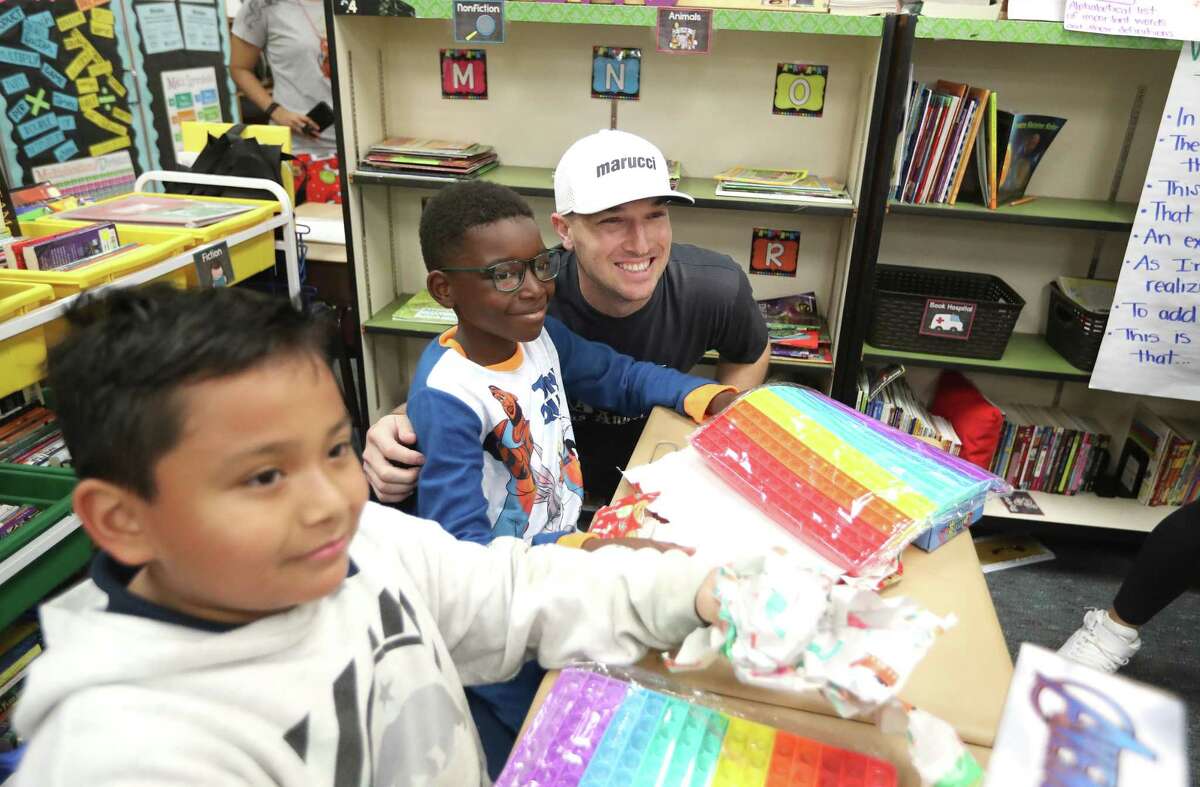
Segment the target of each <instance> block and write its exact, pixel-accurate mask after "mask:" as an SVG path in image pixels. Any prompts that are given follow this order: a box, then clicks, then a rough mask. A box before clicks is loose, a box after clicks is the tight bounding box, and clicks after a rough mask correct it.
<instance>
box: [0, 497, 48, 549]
mask: <svg viewBox="0 0 1200 787" xmlns="http://www.w3.org/2000/svg"><path fill="white" fill-rule="evenodd" d="M39 513H41V509H40V508H38V507H36V506H31V505H28V504H23V503H0V541H2V540H4V539H5V538H8V537H9V536H11V535H12V534H13V533H15V532H16V531H17V530H19V529H20V527H21V525H24V524H25V523H26V522H28V521H29V520H31V519H33V518H34V517H35V516H37V515H38V514H39Z"/></svg>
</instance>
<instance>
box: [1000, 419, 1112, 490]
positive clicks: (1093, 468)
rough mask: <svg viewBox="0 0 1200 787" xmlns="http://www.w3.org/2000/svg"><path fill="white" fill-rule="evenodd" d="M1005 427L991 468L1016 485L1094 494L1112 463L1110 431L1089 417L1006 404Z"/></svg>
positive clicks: (1031, 488) (1023, 487) (1034, 488)
mask: <svg viewBox="0 0 1200 787" xmlns="http://www.w3.org/2000/svg"><path fill="white" fill-rule="evenodd" d="M998 406H999V407H1000V409H1001V410H1002V411H1004V425H1003V426H1002V427H1001V431H1000V444H999V445H998V446H997V447H996V453H995V455H994V456H993V457H992V464H991V467H990V468H989V469H990V470H991V471H992V472H993V473H995V474H996V475H998V476H1001V477H1002V478H1004V479H1005V480H1006V481H1008V482H1009V483H1010V484H1012V486H1013V488H1014V489H1024V490H1028V491H1032V492H1049V493H1051V494H1058V495H1074V494H1076V493H1078V492H1089V491H1091V490H1092V487H1093V485H1094V483H1095V480H1096V478H1097V477H1098V476H1099V475H1100V474H1101V473H1103V472H1104V470H1105V468H1106V467H1107V465H1108V443H1109V435H1108V434H1107V433H1106V432H1105V431H1104V427H1102V426H1101V425H1100V424H1099V423H1097V422H1096V421H1095V420H1093V419H1092V418H1090V417H1088V416H1081V415H1074V414H1071V413H1067V412H1064V411H1063V410H1060V409H1059V408H1057V407H1035V406H1033V405H1019V404H1001V405H998Z"/></svg>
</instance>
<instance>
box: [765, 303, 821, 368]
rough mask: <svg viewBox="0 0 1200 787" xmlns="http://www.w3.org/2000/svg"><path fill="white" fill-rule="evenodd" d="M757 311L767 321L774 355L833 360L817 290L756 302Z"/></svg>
mask: <svg viewBox="0 0 1200 787" xmlns="http://www.w3.org/2000/svg"><path fill="white" fill-rule="evenodd" d="M758 310H759V311H760V312H761V313H762V316H763V320H765V321H766V323H767V333H768V336H769V337H770V341H771V355H772V356H773V357H775V358H791V359H794V360H799V361H811V362H813V363H833V355H832V353H831V352H830V341H829V334H828V333H826V332H825V329H824V320H823V319H822V318H821V315H820V314H819V313H818V312H817V296H816V293H812V292H806V293H802V294H800V295H787V296H784V297H782V298H765V299H762V300H760V301H758Z"/></svg>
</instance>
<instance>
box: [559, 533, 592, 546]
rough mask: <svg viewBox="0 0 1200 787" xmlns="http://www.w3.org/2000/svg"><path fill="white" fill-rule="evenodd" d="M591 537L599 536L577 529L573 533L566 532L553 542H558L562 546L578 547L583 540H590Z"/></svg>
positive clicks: (581, 544)
mask: <svg viewBox="0 0 1200 787" xmlns="http://www.w3.org/2000/svg"><path fill="white" fill-rule="evenodd" d="M593 538H599V536H595V535H592V534H591V533H584V532H583V531H582V530H577V531H575V532H574V533H567V534H566V535H565V536H563V537H562V538H560V539H558V540H557V541H555V542H554V543H556V544H558V545H559V546H563V547H571V548H572V549H579V548H580V547H582V546H583V542H584V541H590V540H591V539H593Z"/></svg>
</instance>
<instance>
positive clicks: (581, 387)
mask: <svg viewBox="0 0 1200 787" xmlns="http://www.w3.org/2000/svg"><path fill="white" fill-rule="evenodd" d="M546 332H547V333H549V334H550V339H551V340H552V341H553V342H554V348H555V350H557V351H558V362H559V366H560V367H561V368H562V373H563V386H564V387H565V388H566V390H567V392H568V393H569V394H570V395H571V396H572V397H573V398H576V399H579V400H580V401H582V402H585V403H587V404H589V405H591V406H593V407H598V408H601V409H604V410H611V411H613V412H616V413H620V414H621V415H628V416H638V415H643V414H645V413H647V412H649V411H650V410H651V408H653V407H654V406H656V405H662V406H664V407H670V408H672V409H674V410H676V411H677V412H680V413H683V414H685V415H688V416H690V417H691V418H692V420H694V421H696V422H697V423H698V422H700V421H702V420H704V418H705V417H706V416H709V415H715V414H716V413H717V412H719V411H720V410H721V409H723V408H724V407H725V406H726V405H728V404H729V403H730V402H731V401H733V398H734V396H736V395H737V389H736V388H732V387H730V386H727V385H721V384H719V383H713V382H711V381H710V380H706V379H704V378H702V377H693V376H692V375H690V374H684V373H683V372H679V371H676V370H674V369H669V368H667V367H665V366H657V365H655V364H652V363H648V362H645V361H636V360H634V359H633V358H631V357H629V356H628V355H622V354H620V353H618V352H617V351H616V350H614V349H612V348H611V347H609V346H608V345H607V344H601V343H600V342H593V341H588V340H587V339H584V338H583V337H582V336H579V335H578V334H576V333H575V332H573V331H572V330H571V329H569V328H567V326H565V325H563V324H562V323H561V322H559V321H558V320H556V319H554V318H553V317H547V318H546Z"/></svg>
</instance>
